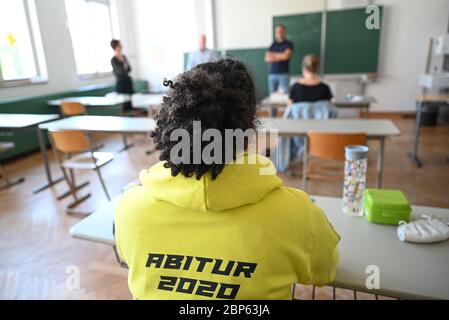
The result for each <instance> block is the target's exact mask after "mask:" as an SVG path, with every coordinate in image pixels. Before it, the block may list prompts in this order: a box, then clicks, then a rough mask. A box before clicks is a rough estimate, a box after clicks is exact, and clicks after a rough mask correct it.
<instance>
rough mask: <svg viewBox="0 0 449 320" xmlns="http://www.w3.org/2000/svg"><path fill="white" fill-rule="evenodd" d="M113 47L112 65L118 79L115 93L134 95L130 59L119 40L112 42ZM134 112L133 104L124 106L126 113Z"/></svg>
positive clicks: (128, 103) (129, 103)
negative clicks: (123, 51) (124, 52)
mask: <svg viewBox="0 0 449 320" xmlns="http://www.w3.org/2000/svg"><path fill="white" fill-rule="evenodd" d="M111 47H112V49H113V50H114V57H112V60H111V65H112V71H113V73H114V76H115V78H116V87H115V91H116V92H117V93H120V94H129V95H131V94H134V93H135V92H134V88H133V81H132V78H131V77H130V75H129V73H130V72H131V65H130V64H129V61H128V59H127V58H126V56H125V55H124V54H123V53H122V48H123V47H122V44H121V43H120V41H119V40H115V39H114V40H112V41H111ZM131 110H133V108H132V105H131V102H127V103H125V105H124V111H131Z"/></svg>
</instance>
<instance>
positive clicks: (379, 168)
mask: <svg viewBox="0 0 449 320" xmlns="http://www.w3.org/2000/svg"><path fill="white" fill-rule="evenodd" d="M384 154H385V137H382V138H381V139H380V145H379V150H378V151H377V176H376V188H377V189H380V188H381V187H382V171H383V166H384Z"/></svg>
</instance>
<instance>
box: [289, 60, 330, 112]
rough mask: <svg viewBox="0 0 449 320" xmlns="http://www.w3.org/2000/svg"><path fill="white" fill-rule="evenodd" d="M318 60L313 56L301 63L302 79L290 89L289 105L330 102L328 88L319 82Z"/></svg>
mask: <svg viewBox="0 0 449 320" xmlns="http://www.w3.org/2000/svg"><path fill="white" fill-rule="evenodd" d="M319 70H320V59H319V58H318V57H316V56H314V55H307V56H305V57H304V60H303V63H302V74H303V78H302V79H300V80H299V81H298V82H297V83H295V84H294V85H293V86H292V87H291V89H290V101H289V102H290V104H293V103H298V102H317V101H323V100H324V101H330V100H332V98H333V95H332V92H331V89H330V88H329V86H328V85H327V84H325V83H323V82H321V80H320V77H319V75H318V72H319Z"/></svg>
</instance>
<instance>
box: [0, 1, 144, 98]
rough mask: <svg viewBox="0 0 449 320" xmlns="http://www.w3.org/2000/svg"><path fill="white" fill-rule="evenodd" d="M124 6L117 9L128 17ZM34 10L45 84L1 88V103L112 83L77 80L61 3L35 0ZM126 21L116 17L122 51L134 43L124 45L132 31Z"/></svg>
mask: <svg viewBox="0 0 449 320" xmlns="http://www.w3.org/2000/svg"><path fill="white" fill-rule="evenodd" d="M127 3H129V0H118V1H117V5H118V7H119V8H121V9H122V11H123V12H125V14H126V13H128V14H129V12H128V8H127V6H128V4H127ZM36 10H37V16H38V19H39V24H40V30H41V34H42V42H43V47H44V54H45V58H46V62H47V69H48V78H49V80H48V83H45V84H35V85H31V86H23V87H13V88H0V99H7V98H16V97H27V96H39V95H46V94H50V93H58V92H64V91H71V90H74V89H76V88H79V87H82V86H87V85H91V84H97V83H113V81H114V79H113V78H112V77H108V78H102V79H96V80H79V79H78V76H77V73H76V66H75V58H74V54H73V49H72V42H71V39H70V32H69V30H68V28H67V27H66V13H65V5H64V1H63V0H36ZM126 20H128V18H127V17H125V16H124V15H123V14H120V15H119V22H120V27H121V29H122V30H121V34H122V36H123V37H124V40H125V47H126V44H128V43H133V41H127V37H126V35H127V34H129V33H130V32H131V30H130V29H129V28H128V29H127V28H126V27H125V26H126ZM122 27H123V28H122ZM128 49H129V48H128ZM131 49H132V47H131ZM111 56H112V53H111ZM131 56H132V59H133V60H134V61H135V60H136V59H135V55H134V54H131Z"/></svg>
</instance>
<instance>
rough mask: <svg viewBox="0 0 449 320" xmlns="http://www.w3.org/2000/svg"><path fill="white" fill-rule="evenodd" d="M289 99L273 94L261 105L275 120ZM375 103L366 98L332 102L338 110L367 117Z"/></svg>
mask: <svg viewBox="0 0 449 320" xmlns="http://www.w3.org/2000/svg"><path fill="white" fill-rule="evenodd" d="M288 99H289V97H288V95H286V94H273V95H271V96H269V97H267V98H265V99H264V100H262V102H261V104H260V105H261V106H262V107H263V106H267V107H269V108H271V111H272V112H271V114H272V117H273V118H275V117H276V116H277V110H278V109H282V108H286V107H287V104H288ZM375 102H377V100H376V99H375V98H373V97H364V98H363V99H360V100H356V99H354V100H348V99H341V100H339V99H338V100H333V101H332V103H333V104H334V105H335V106H336V107H337V108H338V109H357V110H359V111H360V112H364V114H365V115H367V114H369V111H370V108H371V104H372V103H375Z"/></svg>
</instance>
